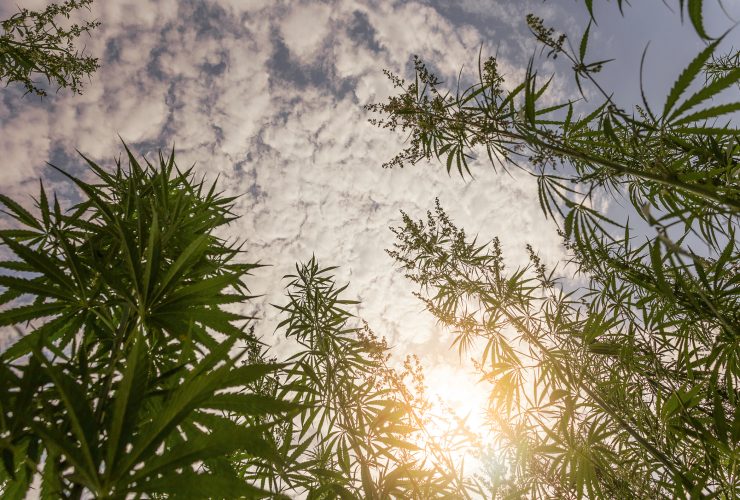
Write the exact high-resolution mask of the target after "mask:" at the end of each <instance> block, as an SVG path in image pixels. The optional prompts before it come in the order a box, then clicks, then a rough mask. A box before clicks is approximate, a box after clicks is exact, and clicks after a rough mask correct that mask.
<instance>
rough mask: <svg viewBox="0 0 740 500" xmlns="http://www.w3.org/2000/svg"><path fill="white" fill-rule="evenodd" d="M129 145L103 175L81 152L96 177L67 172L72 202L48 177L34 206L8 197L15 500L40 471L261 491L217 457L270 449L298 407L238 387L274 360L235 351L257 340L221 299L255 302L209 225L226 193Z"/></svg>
mask: <svg viewBox="0 0 740 500" xmlns="http://www.w3.org/2000/svg"><path fill="white" fill-rule="evenodd" d="M127 154H128V160H129V168H128V169H124V168H122V166H121V164H120V162H117V165H116V169H115V171H114V172H112V173H109V172H107V171H106V170H104V169H102V168H100V167H99V166H98V165H96V164H95V163H93V162H92V161H89V160H88V165H89V167H90V169H91V171H92V173H93V174H94V175H95V181H94V182H84V181H82V180H80V179H77V178H74V177H71V176H68V177H69V178H70V179H71V180H72V181H73V182H74V183H75V184H76V185H77V186H78V187H79V188H80V190H81V192H82V195H83V196H82V200H83V201H81V202H80V203H79V204H77V205H76V206H74V207H72V208H71V209H70V210H67V211H62V209H61V208H60V205H59V203H58V202H57V200H56V198H54V200H53V202H50V200H49V199H48V197H47V195H46V192H45V190H44V188H43V186H41V189H40V193H39V198H38V200H37V208H38V210H39V211H40V216H39V217H35V216H34V215H32V214H31V213H29V212H28V211H26V210H25V209H23V208H22V207H21V206H20V205H18V204H17V203H15V202H13V201H12V200H10V199H9V198H7V197H2V202H3V204H4V205H5V208H6V214H7V215H8V216H9V217H12V218H13V219H15V222H16V226H17V229H11V230H4V231H2V233H0V238H2V240H3V243H4V245H5V246H6V248H7V250H9V251H11V252H12V253H13V254H15V256H16V259H17V260H13V261H9V262H4V263H3V267H5V268H6V269H8V270H9V272H8V273H6V274H4V275H3V276H0V284H2V286H3V287H4V288H5V289H6V291H5V292H4V293H3V295H2V297H3V302H4V303H5V304H7V307H6V308H5V309H4V310H3V311H2V312H0V324H2V325H18V326H17V327H16V331H17V333H18V335H19V338H18V339H17V340H16V341H15V342H14V343H13V344H12V345H10V347H9V348H8V349H6V350H5V351H4V352H3V353H2V355H1V359H2V371H3V376H2V377H1V378H0V380H2V384H1V385H0V437H1V441H0V446H1V447H2V454H3V465H4V467H3V468H2V472H0V481H1V482H0V488H1V489H2V491H3V495H4V498H23V497H24V496H25V493H26V491H27V489H28V487H29V485H30V481H31V480H32V478H33V476H34V474H36V473H40V474H42V496H43V497H44V498H59V497H65V498H79V497H80V496H81V495H82V494H83V492H85V491H86V492H88V494H92V495H94V496H95V497H97V498H108V497H116V498H123V497H125V496H126V495H127V493H129V492H131V493H133V492H147V493H154V492H158V493H164V494H168V495H173V496H178V495H179V494H182V495H185V496H187V495H189V494H190V493H189V492H193V491H208V494H209V495H213V496H216V497H228V498H233V497H235V496H241V495H246V496H264V495H266V494H267V492H265V491H263V490H261V489H259V488H257V487H254V486H251V485H250V484H248V483H245V482H244V481H242V480H241V479H240V478H239V477H238V475H237V474H236V472H235V470H234V469H233V467H231V468H230V467H215V466H212V465H211V461H212V460H219V459H222V457H224V456H228V455H230V454H233V453H235V452H240V453H242V454H245V453H246V454H249V455H250V456H251V457H254V459H255V460H258V461H262V462H264V463H266V464H267V463H273V462H275V461H278V460H279V457H278V456H277V454H276V450H275V449H274V448H273V447H272V446H271V444H270V438H269V435H270V432H271V428H272V427H273V426H274V425H275V424H276V423H277V422H280V421H282V420H283V419H284V418H288V417H287V415H289V413H290V412H291V411H294V410H295V406H294V405H292V404H290V403H287V402H284V401H281V400H279V399H275V398H269V397H264V396H261V397H256V395H255V394H252V393H250V392H249V391H246V390H245V389H244V387H245V386H247V385H249V384H251V383H253V382H255V381H258V380H261V379H262V378H264V377H265V376H266V375H268V374H270V373H273V372H275V371H276V370H277V369H278V368H279V366H278V365H274V364H265V363H260V362H254V363H251V364H240V363H239V360H240V359H241V358H242V357H243V356H244V355H245V354H246V352H245V351H244V348H241V351H242V352H241V354H237V355H236V356H234V355H233V354H232V353H231V351H232V350H233V348H234V347H235V345H236V343H237V342H239V343H242V344H244V345H245V346H246V347H249V346H253V345H254V344H255V342H256V340H255V339H254V338H253V337H251V335H250V334H249V332H248V331H245V330H244V329H243V328H241V327H239V326H237V325H235V324H234V323H235V322H238V321H243V320H246V319H248V318H245V317H244V316H241V315H238V314H235V313H232V312H227V311H226V310H225V309H224V308H223V306H224V305H226V304H231V303H237V302H242V301H245V300H247V299H249V296H248V295H247V294H246V293H247V292H246V286H245V284H244V279H245V277H246V276H247V274H248V273H249V271H250V270H252V269H254V268H255V267H256V265H254V264H243V263H239V262H238V261H237V260H236V258H237V257H238V256H239V255H240V253H241V252H240V250H239V247H238V246H235V245H234V244H229V243H228V242H225V241H223V240H222V239H220V238H219V237H217V236H216V235H215V234H214V231H215V230H216V229H217V228H219V227H220V226H223V225H224V224H227V223H228V222H229V221H231V220H233V218H234V216H233V215H232V213H231V202H232V201H233V199H231V198H225V197H223V196H221V195H220V194H219V193H217V192H216V191H215V186H211V187H210V188H208V187H206V186H205V185H204V184H203V183H202V182H197V181H196V180H195V179H194V178H193V174H192V173H191V171H186V172H180V171H179V170H178V169H177V167H176V166H175V163H174V156H170V157H169V158H165V157H163V156H160V158H159V162H158V164H157V165H151V164H148V163H147V164H146V165H145V166H144V167H142V166H141V165H140V164H139V162H138V161H137V160H136V159H135V158H134V157H133V155H131V153H130V152H128V150H127ZM65 175H66V174H65ZM5 332H6V333H5V335H7V334H8V333H9V332H8V330H7V329H6V330H5ZM240 388H241V389H240ZM236 389H240V391H239V392H238V393H237V392H234V391H235V390H236ZM214 410H215V411H214ZM257 415H258V416H259V419H258V418H257V417H256V416H257ZM237 418H238V419H240V420H239V423H237ZM194 466H198V468H193V467H194Z"/></svg>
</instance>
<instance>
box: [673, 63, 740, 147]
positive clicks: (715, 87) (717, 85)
mask: <svg viewBox="0 0 740 500" xmlns="http://www.w3.org/2000/svg"><path fill="white" fill-rule="evenodd" d="M738 81H740V68H737V69H733V70H732V71H729V72H728V73H727V74H726V75H725V76H723V77H721V78H718V79H716V80H714V81H712V82H711V83H709V84H708V85H705V86H703V87H702V88H701V89H700V90H699V91H697V92H696V93H695V94H693V95H692V96H691V97H689V98H688V99H686V100H685V101H684V102H683V103H682V104H681V105H680V106H678V108H676V110H675V111H674V112H673V113H671V116H670V117H669V119H670V120H673V119H675V118H677V117H679V116H680V115H681V113H684V112H686V111H688V110H690V109H691V108H693V107H694V106H696V105H697V104H699V103H701V102H703V101H705V100H707V99H710V98H711V97H714V96H715V95H717V94H719V93H720V92H721V91H723V90H724V89H726V88H728V87H731V86H733V85H735V84H736V83H737V82H738ZM730 133H733V132H732V131H730Z"/></svg>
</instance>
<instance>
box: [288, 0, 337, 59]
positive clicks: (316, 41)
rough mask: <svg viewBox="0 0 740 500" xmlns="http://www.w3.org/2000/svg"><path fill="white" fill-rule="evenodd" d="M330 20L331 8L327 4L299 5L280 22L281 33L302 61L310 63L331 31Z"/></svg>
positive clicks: (291, 50) (292, 51)
mask: <svg viewBox="0 0 740 500" xmlns="http://www.w3.org/2000/svg"><path fill="white" fill-rule="evenodd" d="M330 20H331V9H330V8H329V6H328V5H326V4H320V3H308V4H305V5H298V6H296V7H295V8H293V9H291V10H290V11H289V13H288V14H287V15H286V16H285V18H284V19H283V21H282V22H281V23H280V34H281V36H282V38H283V40H284V41H285V45H287V46H288V49H289V50H290V52H291V53H292V54H293V55H295V56H296V57H297V58H298V60H300V61H301V63H303V64H306V63H310V62H312V61H313V59H314V58H315V57H316V55H317V52H318V50H319V48H320V47H321V44H322V42H323V41H324V38H325V37H326V36H327V34H328V33H329V24H330Z"/></svg>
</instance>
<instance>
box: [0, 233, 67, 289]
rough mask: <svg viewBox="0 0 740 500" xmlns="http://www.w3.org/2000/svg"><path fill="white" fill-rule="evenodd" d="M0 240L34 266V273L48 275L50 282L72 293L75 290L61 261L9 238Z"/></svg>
mask: <svg viewBox="0 0 740 500" xmlns="http://www.w3.org/2000/svg"><path fill="white" fill-rule="evenodd" d="M0 238H1V239H2V240H3V242H4V243H5V244H6V245H7V246H8V247H10V249H11V250H12V251H13V253H15V254H16V255H17V256H18V257H20V258H21V259H23V260H24V261H26V262H27V263H28V264H30V265H31V266H33V268H34V272H38V273H42V274H44V275H46V276H47V277H48V278H49V279H50V280H52V281H54V282H55V283H57V284H59V285H61V286H62V288H65V289H67V290H69V291H70V292H72V291H73V290H74V285H73V284H72V283H71V282H70V280H69V278H68V277H67V275H66V274H64V270H63V269H64V264H63V263H62V262H61V261H59V260H58V259H54V258H52V257H49V256H48V255H46V254H43V253H41V252H37V251H36V250H32V249H30V248H28V247H26V246H24V245H21V244H19V243H17V242H15V241H13V240H12V239H10V238H7V237H6V236H5V235H0Z"/></svg>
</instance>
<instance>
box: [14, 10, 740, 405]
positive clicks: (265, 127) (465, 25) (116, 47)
mask: <svg viewBox="0 0 740 500" xmlns="http://www.w3.org/2000/svg"><path fill="white" fill-rule="evenodd" d="M15 3H17V4H18V5H20V6H23V7H28V8H32V9H37V8H41V7H43V5H45V4H46V3H47V2H44V1H25V0H16V2H13V1H3V2H1V3H0V19H4V18H7V17H9V16H10V15H12V13H13V11H14V9H15V7H14V5H13V4H15ZM594 3H596V4H597V20H598V21H599V25H598V27H594V28H592V31H593V35H594V39H593V41H592V45H593V46H594V49H595V53H598V54H600V55H603V56H605V57H607V58H612V57H614V58H617V59H618V61H617V62H615V63H613V65H612V67H607V69H606V70H605V72H604V74H603V75H602V80H603V81H604V82H605V86H606V87H607V88H611V89H613V90H614V91H615V92H616V95H617V99H619V100H620V102H621V103H623V104H624V105H628V104H631V103H634V102H639V101H637V100H636V99H638V98H639V97H638V96H639V93H638V91H639V81H638V75H637V65H638V64H639V57H640V55H641V53H642V51H643V49H644V47H645V44H646V43H647V42H648V41H649V40H652V44H651V47H650V51H649V53H648V57H647V64H646V72H645V85H646V90H647V92H648V95H649V96H655V97H656V98H657V99H658V100H660V99H662V98H663V96H665V92H667V89H668V88H669V87H670V84H671V83H672V82H673V80H674V79H675V77H676V75H677V74H678V73H679V72H680V70H681V69H682V68H683V67H684V66H685V65H686V64H687V63H688V61H689V60H691V58H692V57H693V56H694V55H695V54H696V53H697V52H698V50H700V48H701V47H702V44H701V42H700V41H699V40H698V37H697V36H696V35H695V33H694V32H693V30H692V29H691V28H690V27H688V26H682V25H681V22H680V19H679V16H678V15H677V14H675V13H674V14H671V12H670V11H669V10H668V9H667V8H666V6H665V5H663V3H662V2H661V1H660V0H642V1H639V2H633V3H634V4H636V5H635V6H633V7H630V8H628V9H627V10H626V11H625V14H626V17H625V18H622V17H620V16H619V14H618V11H617V7H616V3H615V2H609V3H607V2H604V1H601V2H599V1H597V2H594ZM668 3H669V4H670V5H672V6H673V5H674V4H677V3H678V2H673V1H669V2H668ZM706 3H708V4H709V3H710V2H706ZM726 3H728V4H731V5H727V7H728V8H732V9H733V10H734V12H731V14H732V15H734V16H735V17H736V18H740V12H738V11H739V10H740V8H738V3H736V2H726ZM637 4H640V5H637ZM676 8H677V7H676ZM706 11H707V12H706V16H707V19H708V21H707V22H708V25H709V27H710V32H711V33H713V34H719V33H720V32H721V31H722V30H724V29H727V28H728V27H730V26H731V24H732V23H731V22H730V21H728V20H727V19H726V18H722V17H721V15H720V14H719V10H718V9H717V8H716V5H714V4H710V5H707V9H706ZM528 12H535V13H537V14H538V15H540V16H542V17H544V18H545V19H546V20H547V21H548V22H550V23H551V24H553V25H555V26H556V27H558V28H560V29H562V30H564V31H566V32H568V33H570V34H571V35H572V37H573V38H574V39H575V41H576V42H575V43H577V41H578V40H579V38H580V34H581V32H582V30H583V29H584V27H585V24H586V22H587V21H588V18H587V13H586V11H585V9H584V7H583V2H582V1H581V0H578V1H576V0H561V1H556V0H550V1H548V2H546V3H542V2H541V1H521V0H519V1H503V0H501V1H495V0H462V1H460V0H438V1H415V2H410V1H409V2H403V1H390V0H383V1H379V0H339V1H334V2H330V1H327V2H321V1H305V2H300V1H260V0H210V1H205V0H203V1H201V0H192V1H176V0H163V1H154V0H126V1H118V0H98V1H97V2H96V3H95V5H94V8H93V11H92V14H91V17H94V18H97V19H99V20H100V21H101V22H102V26H101V27H100V28H99V29H98V30H96V31H94V32H93V36H92V38H90V39H88V40H85V43H86V47H87V51H88V52H89V53H91V54H93V55H95V56H97V57H99V58H100V63H101V68H100V70H99V71H98V72H97V73H96V74H95V76H94V77H93V79H92V81H91V82H90V83H89V84H87V85H86V87H85V93H84V95H82V96H72V95H70V94H68V93H66V92H61V93H59V94H58V95H53V93H52V95H51V96H50V97H48V98H45V99H43V100H42V101H41V100H39V99H38V98H36V97H33V96H30V95H28V96H26V97H24V98H21V96H22V89H20V88H14V87H9V88H6V89H2V90H0V152H1V153H2V163H1V164H0V165H1V166H0V185H1V186H2V192H3V193H4V194H9V195H12V196H14V197H16V198H18V197H25V196H26V195H27V194H33V193H35V191H36V189H37V185H38V184H37V179H38V178H39V177H43V178H44V179H45V182H46V183H47V185H52V187H54V188H56V189H58V190H59V192H60V194H62V195H63V196H72V195H73V194H72V191H70V189H71V187H70V186H69V185H68V184H65V183H63V182H61V179H60V178H59V177H58V176H54V175H52V174H51V172H50V169H49V168H48V167H46V166H45V162H47V161H49V162H51V163H54V164H56V165H59V166H63V167H65V168H68V169H70V170H71V171H73V172H75V173H78V174H82V173H83V172H84V170H82V162H81V161H80V160H79V159H78V157H77V156H76V153H75V150H76V149H78V150H80V151H81V152H83V153H84V154H86V155H88V156H90V157H92V158H93V159H95V160H98V161H100V162H102V164H105V165H111V164H112V158H113V157H114V156H117V155H118V154H119V153H120V151H121V149H122V148H121V145H120V142H119V139H118V135H120V136H121V137H122V138H123V139H124V140H125V141H126V142H127V143H128V144H129V146H130V147H131V148H132V150H134V151H135V152H137V153H139V154H143V155H145V156H147V157H148V158H150V159H156V152H157V150H158V149H159V148H164V149H169V148H170V147H172V145H173V144H174V146H175V150H176V155H177V159H178V164H179V165H180V166H181V167H188V166H190V165H191V164H193V163H195V164H196V165H197V171H198V172H199V173H204V174H206V176H207V178H209V179H215V177H216V176H217V175H220V186H221V188H223V189H224V190H225V191H226V192H227V194H230V195H231V194H241V195H243V196H242V197H241V198H240V199H239V201H238V202H237V207H236V213H238V214H240V215H241V216H242V218H241V219H240V220H239V221H237V222H236V223H234V224H233V225H232V226H231V227H230V229H229V235H230V236H234V237H239V238H240V239H241V240H243V241H245V242H246V245H245V248H246V249H247V251H248V256H249V258H251V259H252V260H255V261H260V262H262V263H264V264H270V265H271V267H268V268H263V269H260V270H258V272H257V273H256V276H255V279H254V280H253V282H252V291H253V292H254V293H258V294H264V296H263V298H261V299H259V300H257V301H256V302H255V303H254V305H253V307H255V308H256V309H257V312H258V315H260V316H262V317H264V318H266V319H265V320H264V321H261V322H259V323H258V324H257V332H258V333H260V334H261V335H263V338H264V340H265V341H266V342H267V343H270V344H279V342H278V340H277V339H276V338H275V337H274V336H273V329H274V326H275V320H274V313H273V311H271V310H270V308H269V307H264V305H265V304H269V303H276V302H277V303H279V302H281V301H282V300H281V294H282V287H283V285H284V283H283V282H281V280H280V278H281V276H283V275H284V274H286V273H290V272H291V271H292V270H293V266H294V263H295V262H296V261H300V260H307V259H309V258H310V257H311V255H312V254H315V255H316V256H317V257H318V259H319V261H320V262H321V263H323V264H324V265H327V266H328V265H338V266H341V268H340V269H339V270H338V271H337V272H338V277H339V280H340V282H344V281H350V282H351V286H350V288H349V289H348V293H349V297H350V298H357V299H359V300H361V301H362V305H361V306H360V308H359V310H358V313H359V314H360V315H361V316H362V317H363V318H364V319H366V320H367V321H369V322H370V324H371V326H372V327H373V329H374V330H375V331H376V332H377V333H378V334H380V335H385V336H386V337H387V338H388V339H389V341H390V343H391V344H392V345H394V346H395V349H396V351H395V352H396V355H397V357H398V358H399V359H400V358H402V357H403V356H404V355H405V354H406V353H412V352H415V353H418V354H420V355H421V357H422V360H423V362H424V364H425V365H426V368H427V378H428V381H429V384H430V386H433V387H437V388H440V389H439V390H440V391H442V392H443V393H447V394H449V393H450V392H454V387H455V385H456V384H461V383H467V382H466V381H467V380H468V379H466V378H464V377H463V376H462V375H460V372H459V370H458V369H457V368H456V367H455V357H454V356H453V357H450V356H448V355H447V354H446V351H447V347H448V345H449V343H450V341H451V337H450V335H449V334H448V333H445V332H444V331H441V330H440V329H439V328H438V327H436V326H435V324H434V321H433V320H432V318H431V317H430V316H429V315H428V314H426V313H424V312H423V311H422V306H421V304H420V303H419V302H417V301H416V300H415V299H414V298H413V297H412V296H411V293H410V292H411V290H412V289H411V287H410V285H409V284H408V283H407V282H406V281H405V279H404V278H403V276H402V274H401V273H399V272H398V271H396V270H395V269H394V266H393V262H392V261H391V260H390V258H389V257H387V255H386V254H385V252H384V249H385V248H388V247H390V246H391V245H392V243H393V235H392V234H391V232H390V231H389V230H388V226H389V225H393V224H396V223H398V222H399V220H400V216H399V210H404V211H406V212H408V213H409V214H410V215H412V216H416V217H422V216H423V215H424V213H425V211H426V210H427V209H429V208H431V207H432V206H433V202H434V198H435V197H437V196H438V197H439V198H440V200H441V202H442V205H443V206H444V207H445V208H447V209H448V211H449V213H450V214H451V215H452V217H453V219H454V220H455V221H456V222H458V223H459V224H460V225H463V226H465V228H466V230H467V231H468V232H469V233H471V234H473V233H481V237H482V238H484V239H488V238H490V237H492V236H494V235H498V236H499V237H500V238H501V241H502V243H503V246H504V250H505V251H507V255H508V257H509V259H510V261H511V263H512V265H515V264H516V263H520V262H522V261H523V258H524V257H523V256H524V252H523V249H524V245H525V244H526V243H530V244H532V246H533V247H534V248H535V249H537V250H538V251H539V252H540V254H541V255H542V256H543V257H544V259H545V261H546V262H547V263H550V264H551V263H554V262H556V261H557V260H558V259H559V258H560V257H561V256H562V249H561V247H560V245H559V240H558V237H557V234H556V232H555V228H554V227H553V226H552V225H551V223H550V222H548V221H545V220H544V218H543V217H542V214H541V212H540V209H539V206H538V203H537V198H536V186H535V185H534V183H533V182H532V179H530V178H528V177H527V176H525V175H520V174H516V173H514V175H513V177H508V176H504V175H495V174H494V173H493V172H492V170H491V169H490V167H488V166H486V165H485V164H483V163H481V164H480V165H474V167H473V170H474V174H475V176H476V179H475V180H472V181H471V180H470V179H468V180H462V179H460V178H459V177H457V176H452V177H449V176H448V175H447V174H446V173H445V172H444V169H443V168H442V167H440V166H439V165H418V166H416V167H414V168H407V169H404V170H385V169H382V168H381V167H380V165H381V164H382V163H383V162H384V161H387V160H388V159H390V158H391V157H392V156H393V155H394V154H395V153H396V152H397V151H399V150H400V148H401V147H402V142H401V140H402V138H400V137H398V136H396V135H394V134H392V133H390V132H387V131H383V130H378V129H375V128H373V127H372V126H371V125H369V124H368V123H367V118H368V115H367V113H366V112H365V111H364V110H363V108H362V106H363V105H364V104H367V103H369V102H376V101H380V100H382V99H383V98H384V97H385V96H387V95H388V94H389V93H390V92H392V89H391V88H390V85H389V84H388V81H387V79H386V78H385V77H384V75H383V74H382V71H381V70H382V69H383V68H388V69H390V70H391V71H393V72H396V73H400V74H401V75H404V76H409V70H410V65H409V62H410V60H411V57H412V55H413V54H418V55H420V56H421V57H422V58H423V59H425V60H427V61H429V62H430V63H432V66H433V68H434V69H435V70H436V71H438V73H439V74H440V76H441V77H443V79H445V80H446V81H454V79H455V77H456V75H457V73H458V71H459V70H460V67H461V65H465V67H466V68H473V67H474V66H475V61H476V60H477V55H478V51H479V49H480V48H481V46H482V52H483V54H484V55H488V54H493V53H496V52H497V53H498V55H499V62H500V66H501V68H502V70H503V72H504V73H506V74H508V75H509V81H510V82H512V83H513V82H518V81H519V79H520V78H521V76H522V74H523V71H524V68H525V66H526V63H527V61H528V58H529V57H530V56H531V55H532V54H533V53H534V51H535V43H534V41H533V38H532V37H531V35H529V33H528V30H527V28H526V24H525V21H524V18H525V15H526V14H527V13H528ZM733 37H734V40H735V43H734V45H735V46H736V47H737V46H738V45H740V43H738V40H739V39H738V35H737V34H733V35H732V36H731V37H730V38H733ZM732 45H733V43H732V40H731V39H728V40H727V41H726V43H725V46H726V47H727V48H729V47H730V46H732ZM597 46H598V47H597ZM538 64H539V67H540V68H541V72H542V73H547V72H548V71H549V72H551V71H553V70H555V69H556V67H555V66H554V65H553V64H552V62H549V61H545V60H544V59H542V58H540V59H538ZM557 69H558V71H559V74H560V75H561V77H560V78H557V79H556V80H555V82H554V85H553V99H566V98H567V97H569V96H570V97H575V93H574V89H573V85H572V80H571V78H570V74H568V72H567V71H565V70H566V69H567V68H565V67H562V66H560V67H557ZM28 201H29V202H30V200H28ZM0 220H2V219H0ZM0 223H1V224H5V222H4V221H3V222H0ZM277 348H278V349H279V348H280V347H279V345H278V346H277ZM443 381H445V382H446V384H447V389H444V388H443V385H442V382H443Z"/></svg>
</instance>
